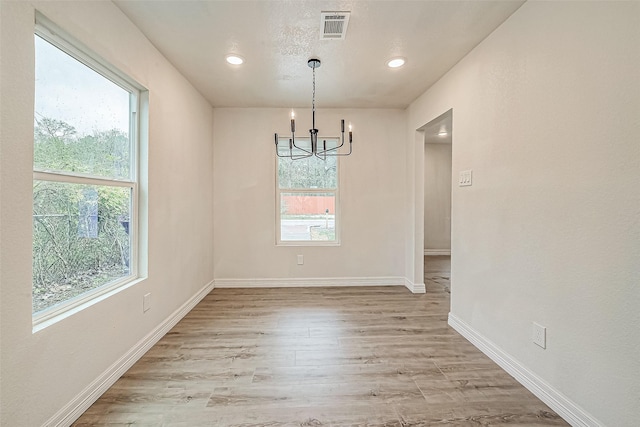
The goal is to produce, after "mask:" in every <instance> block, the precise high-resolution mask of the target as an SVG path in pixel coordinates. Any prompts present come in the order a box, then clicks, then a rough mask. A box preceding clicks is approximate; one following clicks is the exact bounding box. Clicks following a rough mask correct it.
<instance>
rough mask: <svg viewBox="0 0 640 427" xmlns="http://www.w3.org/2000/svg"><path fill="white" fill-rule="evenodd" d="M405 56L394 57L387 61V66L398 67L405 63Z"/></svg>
mask: <svg viewBox="0 0 640 427" xmlns="http://www.w3.org/2000/svg"><path fill="white" fill-rule="evenodd" d="M404 62H405V60H404V58H393V59H392V60H390V61H389V62H387V67H389V68H398V67H402V66H403V65H404Z"/></svg>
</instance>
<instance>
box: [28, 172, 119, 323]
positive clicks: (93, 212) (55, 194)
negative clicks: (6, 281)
mask: <svg viewBox="0 0 640 427" xmlns="http://www.w3.org/2000/svg"><path fill="white" fill-rule="evenodd" d="M130 221H131V188H129V187H110V186H90V185H80V184H68V183H59V182H48V181H34V183H33V312H34V313H36V312H39V311H42V310H44V309H46V308H49V307H52V306H54V305H56V304H58V303H61V302H64V301H67V300H69V299H70V298H73V297H75V296H77V295H81V294H83V293H85V292H87V291H90V290H92V289H95V288H98V287H100V286H102V285H105V284H107V283H109V282H112V281H114V280H117V279H120V278H123V277H127V276H129V274H130V268H129V262H130V260H131V236H130V230H131V228H130V227H129V224H130Z"/></svg>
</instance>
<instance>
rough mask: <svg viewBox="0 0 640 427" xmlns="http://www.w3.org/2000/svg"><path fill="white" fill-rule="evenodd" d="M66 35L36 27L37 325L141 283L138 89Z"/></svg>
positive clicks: (42, 22)
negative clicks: (138, 214) (107, 294)
mask: <svg viewBox="0 0 640 427" xmlns="http://www.w3.org/2000/svg"><path fill="white" fill-rule="evenodd" d="M63 34H64V33H63V32H62V31H60V30H59V29H57V28H55V27H54V26H53V24H51V23H48V21H46V19H44V18H42V19H38V24H37V26H36V34H35V56H36V68H35V117H34V159H33V176H34V179H33V289H32V295H33V313H34V322H35V323H39V322H41V321H44V320H46V319H48V318H51V317H53V316H54V315H56V314H58V313H60V312H63V311H65V310H68V309H70V308H71V307H75V306H77V305H79V304H81V303H83V302H85V301H87V300H89V299H91V298H94V297H96V296H97V295H101V294H103V293H105V292H107V291H110V290H112V289H115V288H116V287H118V286H121V285H123V284H125V283H128V282H130V281H131V280H132V279H134V278H136V277H137V246H136V242H137V198H138V197H137V194H138V184H137V180H138V176H137V162H136V159H137V150H138V130H137V120H138V118H137V112H138V110H139V108H138V102H139V90H138V89H137V87H136V86H134V84H133V83H132V82H130V81H129V80H128V79H127V78H126V77H123V76H121V75H120V74H119V73H117V72H115V71H113V70H112V69H111V68H110V67H108V66H107V65H104V64H103V63H101V62H100V61H97V60H96V59H94V58H93V57H92V56H90V55H88V54H87V53H86V50H84V49H82V48H80V47H79V45H78V44H77V43H73V42H72V41H71V39H70V38H68V37H65V36H64V35H63Z"/></svg>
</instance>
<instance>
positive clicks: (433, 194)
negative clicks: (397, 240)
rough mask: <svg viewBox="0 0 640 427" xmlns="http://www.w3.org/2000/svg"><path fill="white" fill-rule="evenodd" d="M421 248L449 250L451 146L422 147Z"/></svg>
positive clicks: (427, 145) (434, 145)
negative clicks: (422, 245) (422, 198)
mask: <svg viewBox="0 0 640 427" xmlns="http://www.w3.org/2000/svg"><path fill="white" fill-rule="evenodd" d="M424 249H425V253H426V252H427V251H429V250H443V251H447V250H451V144H433V143H431V144H430V143H427V144H425V145H424Z"/></svg>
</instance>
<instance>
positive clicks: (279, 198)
mask: <svg viewBox="0 0 640 427" xmlns="http://www.w3.org/2000/svg"><path fill="white" fill-rule="evenodd" d="M282 135H286V133H282ZM323 138H324V139H339V138H338V137H328V136H323V137H321V136H318V140H321V139H323ZM298 139H301V140H302V139H309V137H298V138H296V141H297V140H298ZM288 140H289V138H288V137H286V138H285V137H279V138H278V145H279V144H280V141H287V142H288ZM332 157H335V159H336V188H280V176H279V174H278V166H279V164H278V163H279V161H280V157H278V156H277V155H276V156H275V187H276V206H275V208H276V212H275V213H276V215H275V231H276V233H275V234H276V246H340V245H341V241H340V234H341V233H340V223H341V221H340V176H341V174H340V157H339V156H332ZM292 161H295V160H292ZM283 193H294V194H295V193H297V194H327V193H331V194H333V196H334V201H335V207H334V209H335V214H334V228H335V235H336V238H335V240H282V224H281V212H280V211H281V203H282V194H283Z"/></svg>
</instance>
